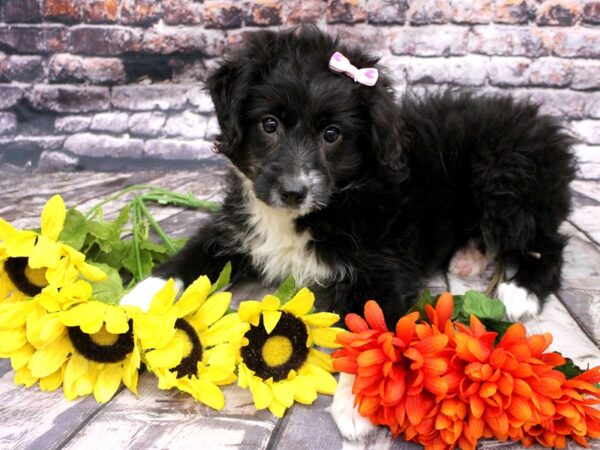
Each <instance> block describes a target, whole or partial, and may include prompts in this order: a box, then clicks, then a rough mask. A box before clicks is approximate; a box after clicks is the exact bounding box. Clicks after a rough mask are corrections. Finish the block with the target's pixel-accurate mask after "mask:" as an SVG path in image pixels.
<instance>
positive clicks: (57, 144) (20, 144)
mask: <svg viewBox="0 0 600 450" xmlns="http://www.w3.org/2000/svg"><path fill="white" fill-rule="evenodd" d="M64 142H65V137H64V136H35V137H29V136H17V137H11V138H9V140H4V139H0V149H1V150H3V151H5V152H9V151H24V150H25V151H28V150H29V151H31V150H35V151H43V150H58V149H60V148H62V145H63V143H64Z"/></svg>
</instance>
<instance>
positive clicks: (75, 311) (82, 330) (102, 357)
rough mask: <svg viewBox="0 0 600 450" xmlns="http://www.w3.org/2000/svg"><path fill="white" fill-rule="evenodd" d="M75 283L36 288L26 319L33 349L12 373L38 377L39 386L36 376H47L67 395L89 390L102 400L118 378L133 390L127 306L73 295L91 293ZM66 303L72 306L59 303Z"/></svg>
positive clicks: (134, 364) (135, 352)
mask: <svg viewBox="0 0 600 450" xmlns="http://www.w3.org/2000/svg"><path fill="white" fill-rule="evenodd" d="M85 285H87V286H88V287H86V286H85ZM79 286H80V288H79V289H75V288H74V287H73V285H70V286H67V287H65V288H62V289H60V290H58V291H50V292H48V294H47V295H45V294H46V291H44V292H43V293H42V294H41V296H40V297H39V298H40V300H39V301H37V302H36V303H38V304H39V307H35V308H34V309H33V310H32V311H31V312H30V313H29V314H28V316H27V323H26V337H27V341H28V343H29V345H30V352H31V350H33V351H32V352H31V354H30V355H28V361H27V363H26V366H25V367H23V368H21V369H20V372H19V371H18V374H16V375H15V377H17V376H18V377H19V379H20V380H27V379H28V378H29V382H30V383H31V382H32V381H33V382H35V381H34V380H35V379H40V386H41V387H42V388H43V386H42V381H41V380H44V379H46V378H47V377H52V378H51V379H52V380H55V383H57V384H58V386H60V384H62V385H63V390H64V394H65V397H66V398H67V399H68V400H73V399H75V398H77V397H80V396H84V395H88V394H92V393H93V394H94V398H95V399H96V401H98V402H99V403H104V402H107V401H108V400H110V399H111V398H112V397H113V395H114V394H115V393H116V392H117V390H118V388H119V386H120V385H121V382H122V383H123V384H124V385H125V386H127V387H128V388H129V389H130V390H131V391H132V392H134V393H137V379H138V370H139V367H140V353H139V348H138V346H137V344H136V340H135V338H134V335H133V323H132V319H131V317H130V311H129V310H128V309H127V308H124V307H121V306H118V305H109V304H106V303H102V302H98V301H96V300H89V301H83V302H81V301H78V300H79V299H81V298H82V297H84V296H85V293H84V292H83V290H84V289H85V290H88V289H89V294H90V295H91V286H89V284H88V283H85V282H84V281H81V280H80V283H79ZM65 290H66V291H67V292H63V291H65ZM57 295H58V296H63V298H58V297H57ZM77 295H78V296H79V297H76V296H77ZM67 305H74V306H71V307H69V308H68V309H63V308H65V306H67ZM46 384H48V382H46Z"/></svg>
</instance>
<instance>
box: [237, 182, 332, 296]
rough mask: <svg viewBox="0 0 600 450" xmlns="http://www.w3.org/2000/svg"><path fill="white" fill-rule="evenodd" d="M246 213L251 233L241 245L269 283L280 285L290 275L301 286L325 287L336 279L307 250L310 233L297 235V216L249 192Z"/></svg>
mask: <svg viewBox="0 0 600 450" xmlns="http://www.w3.org/2000/svg"><path fill="white" fill-rule="evenodd" d="M246 211H247V214H248V221H249V225H250V232H249V234H248V235H247V236H244V238H243V239H242V242H243V243H244V245H245V247H246V248H245V250H246V251H247V252H248V253H250V255H251V257H252V262H253V263H254V265H255V267H256V268H258V269H259V270H260V271H261V272H262V275H263V277H264V278H265V280H266V281H267V282H271V283H272V282H277V281H279V280H282V279H283V278H285V277H287V276H288V275H290V274H292V275H293V276H294V278H295V280H296V283H297V284H298V285H306V284H312V283H318V284H326V283H327V282H329V281H332V280H333V279H334V278H335V275H336V271H335V270H333V269H332V268H330V267H329V266H327V265H326V264H324V263H323V262H321V261H319V259H318V258H317V255H316V254H315V252H314V251H313V250H311V249H309V248H308V247H307V244H308V243H309V242H310V240H311V235H310V233H309V232H308V231H305V232H303V233H297V232H296V229H295V224H294V219H295V218H296V217H297V214H296V213H294V212H293V211H286V210H283V209H275V208H271V207H270V206H267V205H266V204H264V203H263V202H261V201H260V200H258V199H257V198H256V196H255V195H254V193H253V192H252V191H251V190H250V189H246Z"/></svg>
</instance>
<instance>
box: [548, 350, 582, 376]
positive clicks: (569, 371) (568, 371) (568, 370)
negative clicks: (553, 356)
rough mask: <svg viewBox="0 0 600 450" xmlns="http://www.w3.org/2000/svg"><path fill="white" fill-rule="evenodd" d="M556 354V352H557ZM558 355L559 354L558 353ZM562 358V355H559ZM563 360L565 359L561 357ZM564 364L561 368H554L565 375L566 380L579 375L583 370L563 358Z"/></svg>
mask: <svg viewBox="0 0 600 450" xmlns="http://www.w3.org/2000/svg"><path fill="white" fill-rule="evenodd" d="M557 353H558V352H557ZM559 354H560V353H559ZM561 356H562V355H561ZM563 358H565V357H564V356H563ZM565 360H566V362H565V363H564V364H563V365H562V366H558V367H555V369H556V370H558V371H559V372H562V373H564V374H565V376H566V377H567V379H568V380H570V379H571V378H575V377H576V376H577V375H581V374H582V373H583V372H585V370H583V369H582V368H581V367H579V366H578V365H577V364H575V363H574V362H573V360H572V359H571V358H565Z"/></svg>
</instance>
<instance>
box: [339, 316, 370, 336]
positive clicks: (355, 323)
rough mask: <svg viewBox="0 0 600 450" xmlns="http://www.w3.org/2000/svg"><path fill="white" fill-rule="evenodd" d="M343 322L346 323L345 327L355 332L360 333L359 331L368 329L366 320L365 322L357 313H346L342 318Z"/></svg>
mask: <svg viewBox="0 0 600 450" xmlns="http://www.w3.org/2000/svg"><path fill="white" fill-rule="evenodd" d="M344 322H345V323H346V327H348V329H349V330H351V331H353V332H355V333H360V332H361V331H365V330H368V329H369V325H368V324H367V322H365V320H364V319H363V318H362V317H360V316H359V315H358V314H354V313H350V314H348V315H347V316H346V318H345V319H344Z"/></svg>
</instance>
